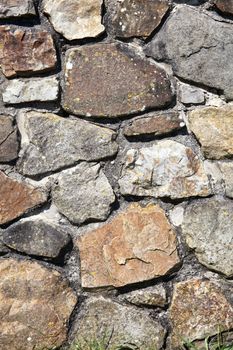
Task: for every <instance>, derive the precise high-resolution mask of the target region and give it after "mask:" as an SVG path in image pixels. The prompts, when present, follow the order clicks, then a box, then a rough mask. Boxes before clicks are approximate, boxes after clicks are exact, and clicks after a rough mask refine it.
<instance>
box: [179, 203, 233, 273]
mask: <svg viewBox="0 0 233 350" xmlns="http://www.w3.org/2000/svg"><path fill="white" fill-rule="evenodd" d="M232 223H233V203H232V201H231V200H229V199H228V200H223V199H217V198H211V199H208V200H203V201H197V202H193V203H192V204H190V205H189V206H188V207H187V209H186V211H185V215H184V221H183V224H182V231H183V235H184V236H185V239H186V242H187V244H188V246H189V247H190V248H192V249H193V250H194V252H195V254H196V256H197V258H198V260H199V261H200V262H201V263H202V264H203V265H205V266H207V267H208V268H210V269H212V270H215V271H218V272H221V273H223V274H225V275H226V276H228V277H231V276H233V256H232V245H233V230H232Z"/></svg>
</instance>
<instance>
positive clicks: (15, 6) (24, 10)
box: [0, 0, 35, 18]
mask: <svg viewBox="0 0 233 350" xmlns="http://www.w3.org/2000/svg"><path fill="white" fill-rule="evenodd" d="M29 15H35V8H34V4H33V0H24V1H22V0H1V4H0V18H9V17H22V16H29Z"/></svg>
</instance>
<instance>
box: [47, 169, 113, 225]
mask: <svg viewBox="0 0 233 350" xmlns="http://www.w3.org/2000/svg"><path fill="white" fill-rule="evenodd" d="M52 197H53V200H54V203H55V205H56V206H57V208H58V210H59V211H60V212H61V213H62V214H63V215H65V216H66V217H67V218H68V219H69V220H70V221H72V222H74V223H76V224H81V223H83V222H85V221H89V220H95V221H99V220H105V219H106V218H107V217H108V215H109V213H110V207H111V204H112V203H114V201H115V195H114V193H113V190H112V187H111V186H110V184H109V182H108V179H107V178H106V176H105V175H104V173H103V171H102V170H101V168H100V165H98V164H93V163H90V164H88V163H81V164H79V165H78V166H77V167H76V168H74V169H71V170H69V171H67V172H64V173H62V174H61V175H60V177H59V179H58V185H57V186H56V187H55V188H54V189H53V191H52Z"/></svg>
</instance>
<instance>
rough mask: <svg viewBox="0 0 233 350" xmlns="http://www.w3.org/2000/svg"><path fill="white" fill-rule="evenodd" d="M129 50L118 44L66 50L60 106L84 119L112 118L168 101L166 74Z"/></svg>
mask: <svg viewBox="0 0 233 350" xmlns="http://www.w3.org/2000/svg"><path fill="white" fill-rule="evenodd" d="M132 50H133V47H132V46H129V45H126V44H119V43H118V44H95V45H90V46H82V47H80V48H75V49H70V50H68V52H67V54H66V60H65V71H64V79H65V83H64V91H63V107H64V108H65V109H66V110H67V111H69V112H71V113H74V114H77V115H84V116H87V117H88V116H99V117H101V116H102V117H104V116H106V117H115V116H118V115H124V114H132V113H136V112H139V111H143V110H145V109H147V108H152V107H154V108H155V107H156V108H159V107H163V106H164V105H166V104H168V103H169V102H171V99H172V93H171V88H170V82H169V80H168V77H167V75H166V73H165V71H164V70H162V69H161V68H159V67H158V66H157V65H155V64H153V63H150V62H149V61H146V60H144V59H142V58H140V56H137V55H136V54H135V52H133V51H132ZM77 86H78V87H79V89H77Z"/></svg>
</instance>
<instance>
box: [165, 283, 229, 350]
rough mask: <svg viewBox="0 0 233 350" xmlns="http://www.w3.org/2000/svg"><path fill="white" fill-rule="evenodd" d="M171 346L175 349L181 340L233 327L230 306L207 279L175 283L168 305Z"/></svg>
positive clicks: (207, 335)
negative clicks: (170, 323)
mask: <svg viewBox="0 0 233 350" xmlns="http://www.w3.org/2000/svg"><path fill="white" fill-rule="evenodd" d="M170 314H171V322H172V328H173V333H172V339H171V349H172V350H178V349H180V346H181V345H182V342H183V339H186V340H189V341H193V340H195V339H204V338H206V337H209V336H210V335H214V334H218V333H219V329H221V331H225V330H228V329H231V328H232V327H233V308H232V306H231V305H230V304H229V302H228V301H227V299H226V298H225V296H224V295H223V294H222V292H221V289H220V288H219V287H218V286H217V285H215V284H214V283H213V282H210V281H207V280H205V281H204V280H203V281H202V280H199V279H194V280H189V281H186V282H180V283H177V284H176V285H175V290H174V294H173V300H172V305H171V310H170Z"/></svg>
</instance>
